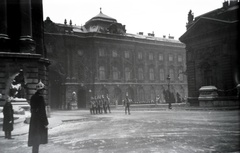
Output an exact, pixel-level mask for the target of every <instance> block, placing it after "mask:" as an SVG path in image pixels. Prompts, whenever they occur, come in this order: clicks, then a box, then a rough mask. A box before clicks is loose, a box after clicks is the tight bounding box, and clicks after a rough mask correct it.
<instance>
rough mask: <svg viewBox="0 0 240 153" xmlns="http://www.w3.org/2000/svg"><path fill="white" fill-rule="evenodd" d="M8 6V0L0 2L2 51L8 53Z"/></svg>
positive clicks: (0, 47) (0, 45)
mask: <svg viewBox="0 0 240 153" xmlns="http://www.w3.org/2000/svg"><path fill="white" fill-rule="evenodd" d="M8 39H9V37H8V35H7V5H6V0H0V51H1V52H2V51H3V52H4V51H8V47H7V40H8Z"/></svg>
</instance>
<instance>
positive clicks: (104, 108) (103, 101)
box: [101, 95, 107, 114]
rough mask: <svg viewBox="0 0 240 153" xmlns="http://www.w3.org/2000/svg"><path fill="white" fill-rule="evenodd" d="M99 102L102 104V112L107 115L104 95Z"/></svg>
mask: <svg viewBox="0 0 240 153" xmlns="http://www.w3.org/2000/svg"><path fill="white" fill-rule="evenodd" d="M101 100H102V103H103V111H104V113H105V114H106V113H107V102H106V98H105V97H104V95H102V97H101Z"/></svg>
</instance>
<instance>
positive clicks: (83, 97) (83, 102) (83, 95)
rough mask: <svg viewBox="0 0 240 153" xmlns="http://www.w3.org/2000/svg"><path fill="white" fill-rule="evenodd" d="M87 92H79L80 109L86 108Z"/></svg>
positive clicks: (82, 90)
mask: <svg viewBox="0 0 240 153" xmlns="http://www.w3.org/2000/svg"><path fill="white" fill-rule="evenodd" d="M86 100H87V99H86V90H84V89H79V90H78V108H86Z"/></svg>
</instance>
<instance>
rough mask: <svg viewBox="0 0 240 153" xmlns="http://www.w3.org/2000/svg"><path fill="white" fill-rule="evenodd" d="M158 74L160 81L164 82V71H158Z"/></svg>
mask: <svg viewBox="0 0 240 153" xmlns="http://www.w3.org/2000/svg"><path fill="white" fill-rule="evenodd" d="M159 73H160V81H164V76H165V75H164V70H163V69H160V71H159Z"/></svg>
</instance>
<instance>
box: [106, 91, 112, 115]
mask: <svg viewBox="0 0 240 153" xmlns="http://www.w3.org/2000/svg"><path fill="white" fill-rule="evenodd" d="M105 101H106V112H107V110H108V111H109V113H111V110H110V99H109V97H108V95H107V96H106V98H105Z"/></svg>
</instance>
